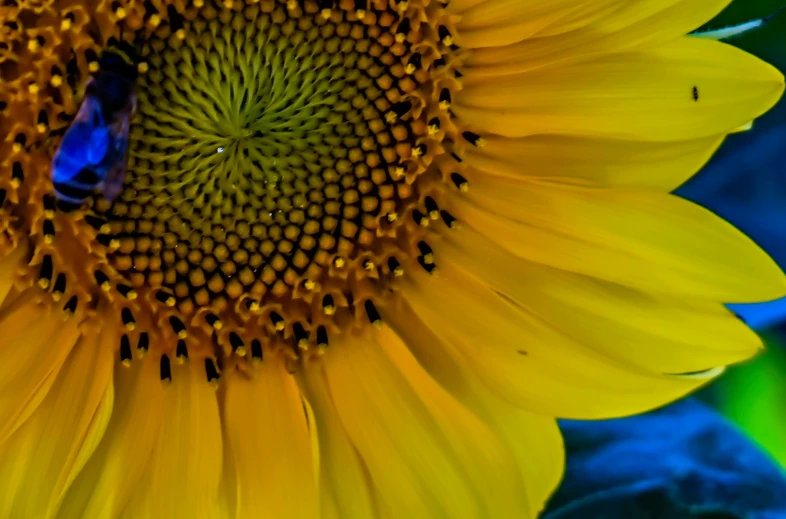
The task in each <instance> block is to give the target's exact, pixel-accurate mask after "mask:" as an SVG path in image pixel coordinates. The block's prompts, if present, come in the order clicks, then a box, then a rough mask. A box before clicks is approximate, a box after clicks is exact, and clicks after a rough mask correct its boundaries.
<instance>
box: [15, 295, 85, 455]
mask: <svg viewBox="0 0 786 519" xmlns="http://www.w3.org/2000/svg"><path fill="white" fill-rule="evenodd" d="M0 337H2V340H0V442H2V441H3V440H5V439H7V438H8V437H9V436H10V435H11V434H12V433H13V432H14V431H15V430H16V429H17V428H18V427H19V426H20V425H21V424H22V423H24V421H25V420H26V419H27V418H28V417H29V416H30V415H31V414H32V413H33V412H34V411H35V409H36V408H37V407H38V406H39V405H40V404H41V402H42V401H43V399H44V397H45V396H46V394H47V393H48V392H49V390H50V388H51V387H52V384H53V383H54V381H55V378H56V377H57V373H58V371H59V370H60V368H61V367H62V365H63V361H64V360H65V359H66V357H67V356H68V353H69V352H70V351H71V348H73V346H74V344H75V343H76V341H77V339H78V338H79V331H78V330H77V321H76V320H75V319H67V318H66V317H65V314H63V313H62V312H59V311H57V310H52V309H50V308H49V307H47V306H46V305H44V304H40V303H37V302H35V300H34V298H33V297H32V294H26V295H24V296H22V297H20V298H19V299H17V300H16V301H14V303H12V304H11V305H10V306H7V307H6V308H5V310H4V311H3V312H2V313H0Z"/></svg>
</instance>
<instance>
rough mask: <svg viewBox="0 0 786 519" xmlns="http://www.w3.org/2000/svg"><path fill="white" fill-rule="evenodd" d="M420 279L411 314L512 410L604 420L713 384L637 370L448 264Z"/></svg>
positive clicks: (408, 293)
mask: <svg viewBox="0 0 786 519" xmlns="http://www.w3.org/2000/svg"><path fill="white" fill-rule="evenodd" d="M414 279H415V280H416V282H415V283H412V285H411V286H407V287H406V288H405V290H404V293H405V297H406V299H407V301H408V302H409V303H410V304H411V306H412V309H413V310H414V311H415V312H416V313H417V314H418V315H420V316H421V319H422V320H423V322H424V323H425V324H426V325H427V326H428V327H429V328H430V329H431V331H432V333H434V335H436V336H438V337H439V338H440V339H441V342H442V343H444V344H445V345H447V346H449V347H450V348H452V349H455V351H456V352H457V353H458V358H460V359H462V361H463V362H464V363H466V365H467V366H468V369H471V370H472V371H473V372H474V373H475V374H476V375H477V376H478V377H479V378H480V379H481V380H483V382H484V383H485V384H486V385H487V386H488V387H489V388H490V389H491V390H492V391H494V392H495V393H496V394H497V395H498V396H499V397H500V398H502V399H505V400H506V401H508V402H510V403H511V404H513V405H516V406H521V407H524V408H527V409H531V410H534V411H535V412H539V413H544V414H548V413H553V414H555V415H556V416H560V417H570V418H605V417H610V416H620V415H624V414H628V413H632V412H636V411H635V410H638V409H641V408H645V409H646V408H654V407H658V406H660V405H663V404H665V403H667V402H670V401H671V400H674V399H676V398H678V397H680V396H682V395H685V394H687V393H689V392H690V391H693V390H694V389H696V388H698V387H700V386H701V385H702V384H704V383H706V382H707V381H708V380H709V379H684V378H682V377H673V376H668V375H661V374H653V373H647V372H645V371H641V370H634V369H631V367H630V366H628V365H626V364H624V363H621V362H619V361H616V360H614V359H613V358H611V357H609V356H607V355H604V354H602V353H599V352H596V351H594V350H593V349H591V348H587V347H585V346H584V345H582V344H581V341H579V340H575V339H572V338H571V337H569V336H568V335H567V334H566V331H564V330H558V329H556V328H554V327H552V326H550V325H549V324H548V323H546V322H544V321H542V320H541V319H539V318H537V317H535V316H533V315H531V314H528V313H526V312H525V311H523V310H522V309H521V308H520V307H517V306H514V304H513V303H511V302H510V301H509V300H507V299H505V298H503V296H501V295H499V294H498V293H496V292H494V291H493V290H492V289H491V288H489V287H487V286H486V285H484V284H482V283H480V282H478V281H476V280H474V279H472V278H470V277H469V276H467V275H466V274H463V273H462V272H460V271H459V270H458V269H456V268H455V267H453V266H452V265H450V264H449V263H447V264H444V265H443V266H441V267H440V270H439V271H438V272H436V273H435V274H433V275H432V276H426V275H422V276H421V275H418V276H415V277H414ZM550 410H551V411H550Z"/></svg>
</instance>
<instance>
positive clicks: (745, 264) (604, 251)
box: [455, 176, 786, 302]
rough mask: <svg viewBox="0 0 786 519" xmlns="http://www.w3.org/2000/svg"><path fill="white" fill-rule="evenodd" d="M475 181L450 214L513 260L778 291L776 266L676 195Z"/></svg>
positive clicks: (747, 291)
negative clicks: (463, 198) (483, 236)
mask: <svg viewBox="0 0 786 519" xmlns="http://www.w3.org/2000/svg"><path fill="white" fill-rule="evenodd" d="M475 184H476V186H475V187H476V189H473V188H470V190H469V191H468V193H467V194H466V198H468V199H469V201H471V202H472V203H466V201H465V203H461V204H456V205H455V213H456V215H457V216H458V217H459V218H460V219H461V220H462V221H465V222H467V225H469V226H471V227H472V228H473V229H475V230H477V231H478V232H480V233H482V234H483V235H485V236H487V237H488V238H489V239H491V240H492V241H494V242H496V243H497V244H499V245H500V246H502V247H503V248H505V249H507V250H508V251H510V252H511V253H513V254H515V255H517V256H519V257H521V258H524V259H528V260H531V261H535V262H538V263H543V264H545V265H550V266H553V267H557V268H561V269H564V270H568V271H571V272H576V273H580V274H585V275H588V276H592V277H596V278H599V279H604V280H606V281H611V282H614V283H618V284H621V285H625V286H628V287H632V288H636V289H639V290H643V291H648V292H652V293H656V294H657V293H660V294H672V295H675V296H684V297H691V298H695V299H704V300H707V301H725V302H748V301H762V300H771V299H775V298H777V297H780V295H781V294H782V293H783V291H784V289H786V277H784V275H783V273H782V272H781V270H780V268H779V267H778V266H777V265H776V264H775V262H773V261H772V259H770V257H769V256H767V255H766V254H765V253H764V252H763V251H762V250H761V249H759V248H758V247H757V246H756V245H755V244H754V243H753V242H752V241H751V240H750V239H749V238H748V237H746V236H745V235H744V234H742V233H741V232H739V231H738V230H736V229H735V228H734V227H732V226H731V225H729V224H728V223H726V222H725V221H723V220H721V219H720V218H718V217H717V216H715V215H714V214H712V213H711V212H709V211H707V210H706V209H703V208H701V207H699V206H697V205H695V204H693V203H691V202H688V201H686V200H683V199H681V198H678V197H677V196H674V195H670V194H666V193H658V192H653V191H642V190H633V189H598V188H585V187H575V186H566V185H559V184H553V183H547V182H525V181H522V182H518V181H510V180H506V179H503V178H502V177H493V178H492V177H490V176H488V177H483V178H480V177H479V178H478V179H477V182H475ZM491 186H494V187H491ZM476 204H477V205H476ZM729 258H734V261H733V262H732V261H730V260H729ZM741 272H744V275H743V274H741ZM644 273H646V274H644Z"/></svg>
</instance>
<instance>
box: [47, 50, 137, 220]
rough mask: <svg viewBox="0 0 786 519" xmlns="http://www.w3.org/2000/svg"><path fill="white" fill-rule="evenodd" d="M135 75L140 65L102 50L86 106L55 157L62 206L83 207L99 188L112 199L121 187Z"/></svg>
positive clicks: (87, 89) (54, 181) (57, 193)
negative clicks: (137, 66) (137, 65)
mask: <svg viewBox="0 0 786 519" xmlns="http://www.w3.org/2000/svg"><path fill="white" fill-rule="evenodd" d="M136 78H137V68H136V65H135V64H132V63H129V60H127V59H126V58H125V57H124V56H123V55H122V54H121V53H120V52H119V51H116V50H114V49H112V48H109V49H107V50H105V51H104V52H103V53H102V54H101V57H100V58H99V70H98V72H96V73H95V74H93V76H92V77H91V78H90V80H89V81H88V82H87V84H86V85H85V94H84V97H83V100H82V104H81V105H80V107H79V110H78V112H77V114H76V116H75V117H74V119H73V121H72V122H71V124H70V126H69V127H68V130H66V132H65V134H64V135H63V138H62V140H61V141H60V144H59V146H58V147H57V150H56V151H55V154H54V157H53V159H52V170H51V171H52V184H53V185H54V192H55V196H56V197H57V199H58V200H59V201H60V202H61V203H60V205H61V207H63V208H64V209H74V208H76V207H78V206H80V205H81V204H82V203H84V202H85V201H86V200H87V199H88V198H89V197H90V196H91V195H92V194H93V193H94V192H97V191H98V192H101V193H103V195H104V197H105V198H106V199H107V200H109V201H112V200H114V198H115V197H116V196H117V195H118V194H119V193H120V191H121V190H122V188H123V179H124V178H125V174H126V168H127V162H128V157H127V156H126V151H127V149H128V129H129V123H130V120H131V117H132V116H133V114H134V111H135V110H136V94H135V92H134V83H135V82H136Z"/></svg>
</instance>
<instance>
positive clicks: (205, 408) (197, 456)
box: [124, 359, 226, 519]
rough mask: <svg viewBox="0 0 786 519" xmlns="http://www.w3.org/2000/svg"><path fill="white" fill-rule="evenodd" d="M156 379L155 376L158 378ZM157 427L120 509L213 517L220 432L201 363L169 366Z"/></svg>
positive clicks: (172, 517) (157, 515) (160, 518)
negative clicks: (142, 468) (140, 472)
mask: <svg viewBox="0 0 786 519" xmlns="http://www.w3.org/2000/svg"><path fill="white" fill-rule="evenodd" d="M157 383H158V384H159V385H160V382H157ZM162 399H163V402H162V419H161V427H160V429H159V430H158V431H157V433H156V438H155V442H154V446H153V450H152V451H151V453H150V461H149V463H148V466H147V470H146V472H145V474H144V475H143V476H142V478H141V479H140V481H139V483H138V484H137V485H136V489H135V491H134V492H133V494H132V495H131V496H130V499H129V502H128V504H127V505H126V509H125V512H124V515H125V516H127V517H132V518H136V517H145V518H150V519H214V518H216V519H217V518H223V517H225V516H226V514H225V513H224V512H223V511H221V510H220V509H219V503H220V501H219V483H220V479H221V469H222V448H221V445H222V438H221V425H220V418H219V413H218V402H217V399H216V393H215V389H213V387H212V386H211V385H210V384H208V383H207V380H206V379H205V371H204V364H203V363H202V362H199V360H198V359H192V360H191V361H189V362H188V363H187V364H185V365H183V366H174V367H173V370H172V382H171V384H170V385H169V386H168V387H166V388H165V390H164V392H163V394H162Z"/></svg>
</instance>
